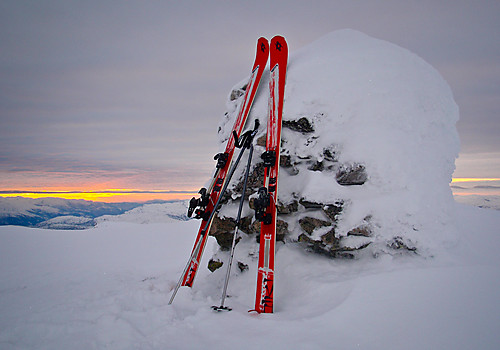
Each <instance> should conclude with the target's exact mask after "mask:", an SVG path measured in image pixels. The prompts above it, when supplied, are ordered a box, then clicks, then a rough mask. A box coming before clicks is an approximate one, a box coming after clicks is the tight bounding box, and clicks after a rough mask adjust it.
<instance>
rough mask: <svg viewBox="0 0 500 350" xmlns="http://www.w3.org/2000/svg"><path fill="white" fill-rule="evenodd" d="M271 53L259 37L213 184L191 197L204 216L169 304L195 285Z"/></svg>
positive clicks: (192, 209) (195, 209)
mask: <svg viewBox="0 0 500 350" xmlns="http://www.w3.org/2000/svg"><path fill="white" fill-rule="evenodd" d="M268 57H269V44H268V41H267V39H265V38H259V40H258V41H257V53H256V56H255V62H254V65H253V67H252V74H251V76H250V79H249V81H248V84H247V87H246V90H245V95H244V98H243V102H242V103H241V105H240V109H239V112H238V116H237V118H236V121H235V123H234V126H233V131H232V132H231V134H230V136H229V140H228V142H227V145H226V149H225V151H224V153H219V154H217V155H216V156H215V159H216V160H217V166H216V171H215V175H214V178H213V180H212V183H211V185H210V187H209V188H208V190H207V189H205V188H202V189H201V190H200V191H199V193H200V198H197V199H196V198H193V199H191V202H190V206H189V210H188V216H191V215H192V214H193V212H194V213H195V215H196V216H195V217H196V218H199V219H201V220H202V221H201V225H200V229H199V230H198V234H197V236H196V241H195V244H194V248H193V250H192V252H191V256H190V257H189V260H188V263H187V265H186V267H185V268H184V271H183V272H182V275H181V277H180V279H179V282H178V283H177V286H176V287H175V290H174V292H173V293H172V297H171V298H170V301H169V304H171V303H172V301H173V300H174V298H175V295H176V293H177V291H178V289H179V287H180V286H188V287H192V286H193V282H194V278H195V277H196V273H197V271H198V267H199V264H200V262H201V257H202V255H203V251H204V249H205V245H206V242H207V237H208V232H209V231H210V226H211V225H212V220H213V217H214V213H215V211H216V210H217V206H218V202H219V198H220V196H221V193H222V189H223V188H224V187H225V186H224V185H225V184H226V181H227V180H228V171H229V169H230V167H231V162H232V158H233V154H234V150H235V146H236V144H235V141H236V139H235V136H237V137H239V136H240V135H241V131H242V129H243V127H244V125H245V123H246V120H247V117H248V114H249V112H250V108H251V107H252V103H253V100H254V98H255V94H256V92H257V88H258V86H259V83H260V78H261V77H262V73H263V72H264V69H265V67H266V63H267V60H268Z"/></svg>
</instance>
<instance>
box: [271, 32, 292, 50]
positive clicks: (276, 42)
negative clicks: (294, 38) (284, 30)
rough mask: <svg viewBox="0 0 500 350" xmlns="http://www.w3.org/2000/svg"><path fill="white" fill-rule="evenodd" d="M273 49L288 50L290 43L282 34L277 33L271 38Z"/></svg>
mask: <svg viewBox="0 0 500 350" xmlns="http://www.w3.org/2000/svg"><path fill="white" fill-rule="evenodd" d="M270 46H271V50H276V51H285V52H288V44H287V43H286V39H285V38H284V37H282V36H281V35H276V36H275V37H273V38H272V39H271V44H270Z"/></svg>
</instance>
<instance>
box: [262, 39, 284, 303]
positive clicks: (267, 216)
mask: <svg viewBox="0 0 500 350" xmlns="http://www.w3.org/2000/svg"><path fill="white" fill-rule="evenodd" d="M269 53H270V80H269V93H270V95H269V118H268V122H267V139H266V151H265V152H264V153H263V155H262V159H263V161H264V167H265V173H264V187H262V188H261V189H260V190H259V198H258V199H257V200H256V203H259V205H260V207H259V208H258V207H257V206H256V217H257V219H258V220H260V221H261V233H260V243H259V244H260V246H259V262H258V264H259V265H258V270H257V290H256V297H255V311H257V312H259V313H272V312H273V311H274V255H275V245H276V222H277V220H276V213H277V212H276V204H277V199H278V198H277V196H278V170H279V155H280V142H281V121H282V116H283V103H284V94H285V80H286V69H287V63H288V45H287V43H286V40H285V38H283V37H282V36H275V37H274V38H273V39H272V40H271V44H270V48H269Z"/></svg>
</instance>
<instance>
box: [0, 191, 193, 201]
mask: <svg viewBox="0 0 500 350" xmlns="http://www.w3.org/2000/svg"><path fill="white" fill-rule="evenodd" d="M195 194H196V191H161V190H148V191H144V190H137V189H100V190H61V189H44V190H24V191H18V190H16V191H5V192H4V193H0V197H23V198H33V199H36V198H62V199H83V200H88V201H95V202H106V203H119V202H147V201H151V200H182V199H189V198H191V197H192V196H193V195H195Z"/></svg>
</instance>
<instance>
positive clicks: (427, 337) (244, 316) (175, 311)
mask: <svg viewBox="0 0 500 350" xmlns="http://www.w3.org/2000/svg"><path fill="white" fill-rule="evenodd" d="M454 220H455V222H456V226H457V227H459V230H458V231H457V233H456V241H455V244H454V245H450V246H446V247H442V248H441V249H440V250H439V251H437V253H438V254H437V255H436V256H435V257H434V258H426V259H424V258H422V257H418V256H408V255H401V256H398V255H394V256H391V255H383V256H381V257H379V258H378V259H375V258H371V257H370V258H369V257H365V258H363V259H360V260H355V261H346V260H341V261H335V260H330V259H326V258H324V257H318V256H313V255H311V254H307V253H305V252H304V251H303V250H302V249H300V248H298V247H296V246H295V245H294V244H285V245H283V244H281V246H280V249H279V250H278V252H277V255H276V283H275V286H276V292H275V305H276V312H275V313H274V314H266V315H264V314H261V315H259V314H254V313H248V310H249V309H251V308H252V307H253V304H254V297H255V295H254V294H255V278H256V265H257V261H256V257H255V258H254V259H253V260H252V261H251V263H250V264H249V270H248V271H244V272H240V271H239V269H238V268H237V266H236V264H234V265H233V268H234V269H233V273H232V276H231V280H230V282H229V289H228V294H229V295H230V297H229V298H227V299H226V303H225V305H226V306H229V307H231V308H233V311H231V312H228V313H224V312H223V313H217V312H214V311H212V310H211V308H210V307H211V306H212V305H219V303H220V301H219V300H220V299H219V298H220V293H221V290H222V282H223V279H224V274H225V271H224V268H222V269H219V270H217V271H216V272H215V273H213V274H212V273H210V272H209V271H208V270H207V269H206V268H202V269H200V272H199V274H198V276H197V280H196V282H195V284H194V286H193V288H192V289H190V288H188V287H182V288H181V289H180V291H179V293H178V295H177V297H176V299H175V300H174V303H173V304H172V305H170V306H169V305H167V303H168V300H169V298H170V295H171V292H172V288H173V287H174V285H175V284H176V282H177V279H178V278H179V276H180V274H181V271H182V269H183V268H184V264H185V263H186V260H187V256H188V254H189V252H190V251H191V249H192V244H193V240H194V235H195V232H196V231H197V229H198V224H199V222H198V221H195V220H191V221H179V222H172V223H161V224H136V223H130V222H128V223H126V222H104V223H100V224H99V225H98V226H97V227H96V228H93V229H88V230H77V231H64V230H57V231H55V230H43V229H36V228H27V227H16V226H3V227H0V281H1V286H0V315H1V318H0V348H1V349H3V350H14V349H37V350H40V349H75V350H79V349H82V350H83V349H85V350H89V349H215V348H216V349H256V348H262V347H271V348H273V349H332V348H335V349H384V350H387V349H499V348H500V335H499V334H500V333H499V330H500V328H499V327H500V323H499V318H498V316H499V315H500V303H499V301H498V295H500V273H499V271H498V266H499V264H500V256H499V254H498V252H497V250H498V245H499V243H500V237H499V231H498V227H500V213H499V212H498V211H494V210H489V209H478V208H473V207H469V206H465V205H459V204H457V205H456V207H455V213H454ZM215 246H216V243H215V241H214V240H213V238H210V240H209V243H208V247H207V250H208V252H207V253H210V251H211V250H213V249H215ZM208 255H209V254H205V256H208ZM247 255H248V251H247V249H246V247H240V246H239V245H238V246H237V250H236V256H235V261H238V260H241V259H243V258H247ZM226 258H227V256H226ZM206 264H207V261H206V258H205V260H204V261H203V262H202V266H203V267H205V266H206Z"/></svg>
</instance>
